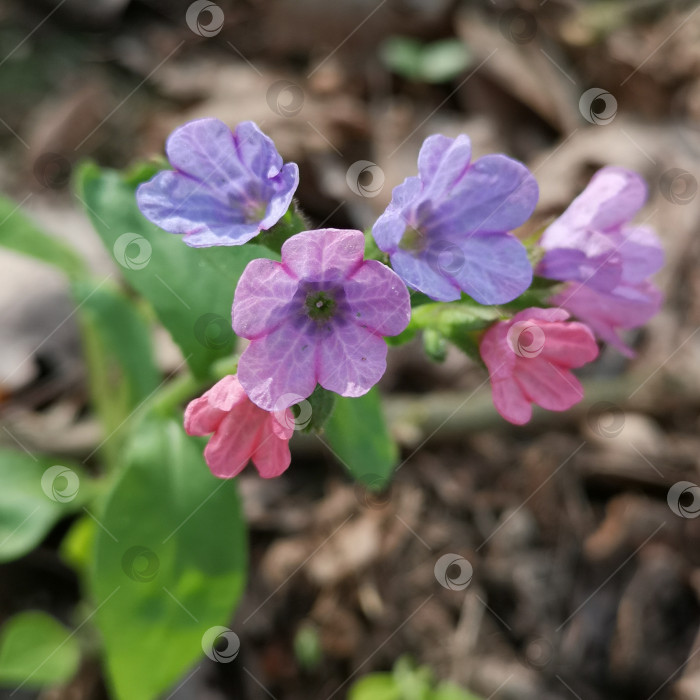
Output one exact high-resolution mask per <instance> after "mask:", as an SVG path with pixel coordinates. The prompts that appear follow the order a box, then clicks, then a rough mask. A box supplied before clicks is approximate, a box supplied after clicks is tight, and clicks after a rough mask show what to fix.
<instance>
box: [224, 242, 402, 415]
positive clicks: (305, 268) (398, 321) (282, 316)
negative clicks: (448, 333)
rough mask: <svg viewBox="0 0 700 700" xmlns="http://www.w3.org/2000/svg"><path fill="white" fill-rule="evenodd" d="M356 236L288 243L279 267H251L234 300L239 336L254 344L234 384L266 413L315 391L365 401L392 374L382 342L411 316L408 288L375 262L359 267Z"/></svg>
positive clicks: (261, 263) (264, 263)
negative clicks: (319, 389)
mask: <svg viewBox="0 0 700 700" xmlns="http://www.w3.org/2000/svg"><path fill="white" fill-rule="evenodd" d="M364 247H365V240H364V236H363V235H362V233H360V232H359V231H343V230H339V229H321V230H318V231H305V232H303V233H299V234H297V235H296V236H292V238H290V239H288V240H287V241H285V243H284V245H283V246H282V262H281V263H279V262H275V261H273V260H266V259H258V260H253V261H252V262H250V263H248V266H247V267H246V269H245V270H244V272H243V275H242V276H241V278H240V280H239V282H238V286H237V287H236V293H235V296H234V300H233V330H234V331H235V332H236V333H237V334H238V335H239V336H242V337H243V338H248V339H250V344H249V345H248V347H247V348H246V349H245V351H244V352H243V354H242V355H241V359H240V361H239V364H238V379H239V381H240V383H241V385H242V386H243V388H244V389H245V391H246V393H247V394H248V396H249V397H250V399H251V401H253V402H254V403H255V404H257V405H258V406H260V407H261V408H264V409H266V410H268V411H271V410H275V411H277V410H282V409H284V408H287V407H288V406H291V405H293V404H295V403H298V402H299V401H301V400H302V399H304V398H306V397H307V396H309V395H310V394H311V392H312V391H313V390H314V388H315V386H316V383H317V382H318V383H319V384H321V386H322V387H324V388H325V389H328V390H329V391H334V392H336V393H338V394H341V395H342V396H361V395H362V394H365V393H367V391H369V390H370V388H371V387H372V386H373V385H374V384H376V383H377V382H378V381H379V379H380V377H381V376H382V375H383V374H384V370H385V369H386V352H387V346H386V343H385V342H384V340H383V338H382V336H386V335H397V334H398V333H401V331H403V330H404V329H405V328H406V326H407V325H408V322H409V320H410V317H411V307H410V301H409V295H408V290H407V289H406V287H405V285H404V284H403V282H402V281H401V280H400V279H399V277H398V276H397V275H396V273H394V272H393V271H392V270H390V269H389V268H388V267H387V266H386V265H383V264H382V263H380V262H377V261H376V260H367V261H365V260H364V259H363V254H364Z"/></svg>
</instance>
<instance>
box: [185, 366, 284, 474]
mask: <svg viewBox="0 0 700 700" xmlns="http://www.w3.org/2000/svg"><path fill="white" fill-rule="evenodd" d="M185 431H186V432H187V434H188V435H209V433H214V435H213V437H212V438H211V440H209V442H208V444H207V446H206V447H205V448H204V459H205V460H206V462H207V464H208V465H209V469H211V472H212V474H213V475H214V476H218V477H220V478H222V479H227V478H230V477H232V476H236V475H237V474H238V473H239V472H240V471H241V470H242V469H243V467H245V465H246V464H248V461H249V460H252V462H253V464H254V465H255V466H256V468H257V470H258V472H260V476H262V477H264V478H265V479H269V478H270V477H273V476H279V475H280V474H281V473H282V472H283V471H284V470H285V469H286V468H287V467H288V466H289V462H290V461H291V455H290V453H289V439H290V438H291V437H292V433H293V432H294V417H293V416H292V412H291V411H290V410H289V409H286V410H284V411H280V412H277V413H268V412H267V411H263V410H262V409H261V408H258V407H257V406H256V405H255V404H254V403H253V402H252V401H250V399H249V398H248V397H247V396H246V393H245V391H243V387H242V386H241V385H240V383H239V381H238V378H237V377H236V376H235V375H229V376H227V377H224V378H223V379H221V380H220V381H218V382H217V383H216V384H214V386H213V387H212V388H211V389H209V391H207V392H205V393H204V394H203V395H202V396H200V397H199V398H198V399H194V401H190V403H189V405H188V406H187V408H186V409H185Z"/></svg>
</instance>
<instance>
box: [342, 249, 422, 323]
mask: <svg viewBox="0 0 700 700" xmlns="http://www.w3.org/2000/svg"><path fill="white" fill-rule="evenodd" d="M343 289H344V290H345V298H346V300H347V302H348V304H349V305H350V311H351V313H352V316H353V321H355V322H356V323H357V324H358V325H360V326H363V327H365V328H368V329H369V330H372V331H375V332H376V333H379V334H381V335H398V334H399V333H401V331H403V330H404V329H405V328H406V326H407V325H408V322H409V321H410V320H411V300H410V297H409V294H408V290H407V289H406V285H405V284H404V283H403V282H402V281H401V278H400V277H399V276H398V275H397V274H396V273H395V272H394V271H393V270H391V269H389V268H388V267H387V266H386V265H383V264H382V263H380V262H379V261H377V260H368V261H366V262H365V263H364V264H363V265H360V267H359V268H358V269H357V270H356V271H355V272H354V273H353V275H352V276H351V277H350V278H348V279H347V280H346V282H345V283H344V285H343Z"/></svg>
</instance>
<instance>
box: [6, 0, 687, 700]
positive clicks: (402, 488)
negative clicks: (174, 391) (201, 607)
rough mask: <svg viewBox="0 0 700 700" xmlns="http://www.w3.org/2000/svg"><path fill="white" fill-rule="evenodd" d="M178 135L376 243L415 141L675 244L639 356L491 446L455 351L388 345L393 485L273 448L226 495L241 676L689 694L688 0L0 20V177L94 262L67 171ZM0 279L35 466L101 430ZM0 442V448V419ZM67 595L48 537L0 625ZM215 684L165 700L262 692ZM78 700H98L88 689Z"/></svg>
mask: <svg viewBox="0 0 700 700" xmlns="http://www.w3.org/2000/svg"><path fill="white" fill-rule="evenodd" d="M193 8H194V9H193ZM207 8H208V9H207ZM201 116H214V117H218V118H220V119H223V120H224V121H226V122H227V123H228V124H229V125H231V126H234V125H235V124H236V123H237V122H239V121H242V120H247V119H252V120H254V121H256V122H257V123H258V124H259V125H260V126H261V128H262V129H263V130H264V131H265V132H266V133H268V134H269V135H270V136H271V137H272V138H273V139H274V140H275V142H276V143H277V146H278V148H279V150H280V151H281V153H282V154H283V156H284V157H285V159H286V160H295V161H297V162H298V163H299V164H300V168H301V185H300V188H299V191H298V198H299V201H300V203H301V206H302V208H303V209H304V210H305V211H306V212H307V213H308V215H309V216H310V218H311V219H312V220H313V221H314V223H315V224H316V225H319V226H320V225H322V224H323V225H326V226H337V227H355V228H365V227H367V226H371V224H372V222H373V220H374V218H376V216H377V215H378V214H379V213H381V211H382V210H383V208H384V207H385V206H386V204H387V203H388V201H389V200H390V197H391V190H392V188H393V187H394V186H395V185H397V184H399V183H400V182H401V181H402V180H403V178H404V177H406V176H407V175H412V174H414V173H415V170H416V162H415V161H416V156H417V152H418V149H419V147H420V144H421V142H422V140H423V139H424V138H425V137H426V136H428V135H430V134H433V133H436V132H440V133H445V134H448V135H451V136H454V135H456V134H457V133H467V134H469V136H470V137H471V139H472V141H473V146H474V153H475V157H478V156H480V155H484V154H486V153H491V152H505V153H507V154H509V155H512V156H514V157H517V158H519V159H521V160H523V161H524V162H525V163H526V164H527V165H528V166H529V167H530V168H531V169H532V170H533V172H534V173H535V176H536V178H537V180H538V182H539V184H540V190H541V199H540V204H539V206H538V209H537V212H536V215H535V217H534V219H533V221H532V222H531V223H530V224H528V226H527V231H533V230H535V229H536V228H537V227H538V226H541V225H543V224H545V223H546V222H547V221H548V220H549V219H550V218H551V217H552V216H554V215H556V214H557V213H559V212H560V211H562V210H563V208H565V206H566V205H567V204H568V202H569V201H570V200H571V198H572V197H573V196H575V195H576V194H577V193H578V192H579V191H580V190H581V188H582V187H583V186H584V184H585V183H586V181H587V179H588V178H589V177H590V175H591V174H592V172H594V170H595V169H597V168H598V167H600V166H602V165H605V164H617V165H623V166H626V167H630V168H634V169H636V170H638V171H640V172H641V173H642V174H643V175H644V177H645V178H646V180H647V182H648V183H649V191H650V196H649V203H648V206H647V207H646V208H645V210H644V211H643V212H642V214H641V215H640V221H641V220H644V221H646V222H647V223H650V224H652V225H654V226H655V227H656V229H657V230H658V232H659V235H660V237H661V239H662V241H663V243H664V246H665V249H666V255H667V264H666V267H665V268H664V270H663V272H662V273H661V274H660V275H659V279H658V282H659V283H660V284H661V286H662V287H663V289H664V291H665V293H666V297H667V302H666V305H665V307H664V309H663V311H662V312H661V313H660V314H659V315H658V316H657V317H656V318H655V319H654V320H653V321H652V322H651V323H650V324H649V325H648V327H646V328H645V329H643V330H641V331H640V332H638V333H636V334H633V335H632V336H630V338H629V340H630V341H631V342H632V343H633V344H634V345H635V347H636V348H637V350H638V356H637V358H636V359H635V360H633V361H631V362H630V361H627V360H624V359H623V358H621V357H620V356H619V355H617V354H616V353H614V352H611V351H606V352H604V353H603V355H602V357H601V359H600V360H599V361H598V362H597V363H596V365H595V366H593V367H591V368H589V369H588V370H587V371H586V372H585V381H586V383H587V386H588V391H587V398H586V400H585V402H584V404H582V405H581V406H579V407H577V408H576V409H574V410H572V411H571V412H569V413H568V414H566V415H556V416H555V415H552V414H547V415H544V414H542V413H539V414H537V415H536V417H535V419H534V420H533V422H532V424H531V425H529V426H527V427H525V428H518V429H516V428H513V427H512V426H510V425H508V424H506V423H505V422H504V421H502V420H501V419H500V418H499V417H498V416H497V415H496V414H495V412H494V410H493V409H492V408H491V405H490V397H489V392H488V386H487V385H486V386H485V385H484V380H485V375H484V374H483V373H482V371H481V370H480V369H479V368H475V367H474V366H473V365H471V364H470V363H469V361H468V360H467V359H466V358H464V357H463V356H461V355H460V354H459V353H458V352H457V351H455V352H450V353H449V354H448V358H447V360H446V362H445V363H444V364H442V365H434V364H431V363H429V362H428V361H427V360H426V359H424V358H423V355H422V351H421V348H420V344H411V345H409V346H406V347H404V348H401V349H399V350H396V351H394V352H393V354H392V362H391V366H390V370H389V372H388V373H387V376H386V377H385V379H384V380H383V383H382V384H383V388H384V390H385V392H386V394H387V411H388V413H389V417H390V419H391V423H392V429H393V431H394V432H395V434H396V436H397V438H398V439H399V441H400V443H401V445H402V448H403V454H402V459H403V462H402V465H401V467H400V469H399V471H398V472H397V475H396V479H395V482H394V485H393V486H392V489H391V491H390V493H389V494H386V495H385V496H382V497H379V496H367V495H366V494H364V493H363V492H362V490H361V489H357V488H355V487H353V485H352V484H351V483H350V482H349V480H348V479H347V478H346V477H345V475H344V473H343V470H342V467H341V466H340V465H338V464H337V463H336V462H335V461H334V460H333V459H332V456H330V455H329V453H328V452H327V451H326V450H325V448H324V446H323V444H322V442H321V441H320V440H318V439H316V438H313V437H311V438H308V439H307V440H298V439H296V438H295V440H297V444H296V450H295V451H293V452H294V454H295V455H296V456H295V459H294V461H293V466H292V469H291V470H290V471H289V473H288V474H287V475H285V476H284V477H282V478H281V479H278V480H276V481H274V482H262V481H261V480H259V479H258V478H257V476H256V475H254V474H251V473H246V474H245V475H244V476H242V477H241V485H242V488H243V492H244V498H245V501H246V507H247V509H248V516H249V519H250V526H251V530H252V572H251V581H250V583H249V586H248V593H247V596H246V599H245V600H244V603H243V605H242V607H241V609H240V610H239V613H238V615H237V618H236V621H235V624H236V625H237V627H236V629H237V631H238V634H239V636H240V637H241V640H242V652H241V655H242V656H244V657H245V663H246V665H247V667H249V668H251V669H253V670H254V673H255V676H256V677H257V678H259V679H261V680H262V682H263V683H264V685H265V686H266V688H268V689H269V691H270V692H272V693H273V694H274V695H275V697H278V698H292V699H293V700H296V699H299V700H301V699H308V698H326V697H330V696H333V697H344V696H345V694H346V692H347V688H348V687H349V685H350V682H349V679H350V678H353V679H354V678H356V677H358V676H359V675H360V674H363V673H366V672H369V671H371V670H377V669H386V668H389V667H391V665H392V664H393V662H394V661H395V660H396V658H398V657H399V656H400V655H401V654H403V653H410V654H411V655H412V656H413V657H414V658H415V659H416V660H417V661H419V662H421V663H427V664H429V665H430V666H432V668H433V669H434V670H435V671H436V673H437V674H438V675H439V676H440V677H442V678H450V679H452V680H454V681H456V682H459V683H461V684H464V685H465V686H468V687H470V688H472V689H473V690H474V691H475V692H478V693H481V694H482V695H483V696H484V697H489V698H495V699H516V698H517V700H529V699H532V700H555V699H557V700H559V699H560V700H565V699H571V698H579V699H580V700H604V699H614V700H640V699H641V700H645V699H647V698H648V699H649V700H651V699H652V698H656V699H657V700H659V699H661V698H673V699H675V700H697V699H698V698H700V654H698V652H699V651H700V637H697V632H698V622H699V621H700V604H699V602H698V596H699V595H700V549H699V547H700V521H699V520H697V519H695V517H694V516H696V515H697V514H698V512H700V511H699V510H698V506H700V500H697V499H700V497H698V496H697V494H696V491H697V489H695V491H693V490H692V489H691V491H689V492H687V493H686V496H684V497H683V499H685V500H678V501H676V502H673V498H670V499H669V498H668V493H669V489H671V487H672V486H673V485H674V484H676V483H678V482H681V481H687V482H690V484H691V485H693V484H696V483H698V482H699V481H700V474H699V473H698V470H699V468H700V457H699V456H698V455H700V437H699V436H698V433H699V428H700V422H699V415H698V408H699V407H700V333H698V329H700V301H698V300H699V299H700V268H699V267H698V262H699V260H700V241H699V239H698V227H699V226H700V197H697V196H696V195H697V190H698V178H699V177H700V126H699V121H698V120H699V119H700V5H698V4H697V3H696V2H683V1H680V0H677V1H676V0H672V1H669V0H637V1H634V0H628V1H624V0H619V1H617V2H610V1H604V0H598V1H591V2H583V1H576V0H531V1H528V0H520V1H519V2H508V1H505V0H492V1H488V0H484V1H483V2H459V1H456V0H448V1H444V0H432V1H430V2H427V1H426V2H420V1H419V0H383V1H382V2H374V1H372V2H370V1H369V0H338V1H337V2H321V1H320V0H276V1H263V0H259V1H256V0H248V1H244V0H237V1H233V2H224V0H220V1H218V2H217V3H216V4H213V3H211V2H195V3H189V2H180V1H179V0H172V1H169V0H62V1H60V2H50V1H48V0H47V2H27V1H26V0H25V1H20V0H16V1H14V0H4V2H3V4H2V6H1V7H0V145H1V146H2V150H1V152H0V189H2V190H3V191H5V192H6V193H7V194H9V195H10V196H12V197H13V198H14V199H15V200H16V201H17V203H18V205H21V206H22V207H23V209H24V210H26V211H27V212H28V213H30V214H31V215H32V216H33V217H34V218H35V219H36V220H37V221H39V222H40V223H41V224H42V225H43V226H44V227H45V228H46V229H47V230H48V231H50V232H51V233H53V234H55V235H56V236H59V237H62V238H65V239H66V240H68V241H70V242H71V243H73V244H74V245H75V246H77V247H78V248H79V249H80V250H81V251H82V252H83V253H84V254H85V256H86V257H87V258H88V259H89V260H90V261H91V263H92V265H93V266H94V267H95V268H96V269H97V270H100V271H102V270H104V271H109V270H110V269H112V268H113V263H112V261H111V260H110V259H109V256H108V255H107V253H105V252H104V251H103V250H102V248H101V245H100V243H99V241H98V239H97V237H96V236H95V234H94V233H93V232H92V231H91V228H90V225H89V223H88V221H87V219H86V217H85V215H84V214H83V212H82V210H81V203H80V201H78V200H77V199H76V198H75V196H74V195H73V194H72V193H71V189H70V174H71V170H72V168H73V167H74V165H75V164H76V163H77V162H78V161H79V160H81V159H84V158H93V159H95V160H97V161H98V162H99V163H100V164H102V165H106V166H112V167H117V168H121V167H125V166H128V165H129V164H132V163H134V162H135V161H137V160H139V159H145V158H151V157H153V156H154V155H157V154H161V153H162V149H163V142H164V139H165V138H166V136H167V135H168V133H169V132H170V131H171V130H172V129H173V128H174V127H175V126H177V125H178V124H181V123H182V122H184V121H187V120H189V119H193V118H196V117H201ZM359 161H366V162H365V163H364V164H362V165H360V166H358V165H357V163H358V162H359ZM115 274H116V273H115ZM0 279H1V280H2V284H1V286H0V314H1V316H2V326H1V327H0V347H2V353H1V354H0V392H1V398H2V404H0V408H1V410H2V414H1V417H0V421H1V422H2V424H3V425H4V426H5V427H7V428H8V429H9V430H10V432H11V433H12V435H15V436H18V437H19V439H20V440H21V441H22V442H23V443H24V444H26V445H28V446H29V447H30V448H35V449H38V450H43V451H50V452H53V453H59V454H60V453H65V454H72V455H77V456H81V455H82V456H85V455H87V454H88V453H90V451H91V450H92V449H93V448H94V447H95V445H96V444H97V443H98V442H99V435H98V434H97V427H96V422H95V421H94V419H93V417H92V416H91V414H90V411H89V407H88V406H87V397H86V389H85V385H84V378H85V377H84V369H83V365H82V359H81V356H80V350H79V343H78V337H77V330H76V328H75V325H74V319H73V318H72V316H71V313H72V306H71V302H70V301H69V298H68V295H67V292H66V287H65V283H64V281H63V280H62V279H61V277H60V276H59V275H58V274H57V273H54V272H53V271H52V270H49V269H47V268H45V267H43V266H41V265H39V264H38V263H35V262H33V261H29V260H27V259H24V258H21V257H19V256H16V255H14V254H10V253H7V252H4V251H1V250H0ZM158 349H159V356H160V362H161V365H162V368H163V371H164V372H166V371H170V370H173V369H174V368H175V367H177V365H178V364H179V362H180V359H179V358H178V355H177V350H176V349H174V347H173V346H172V345H171V344H170V342H169V341H168V339H167V338H165V337H164V336H162V335H161V336H159V338H158ZM0 442H3V443H4V442H6V443H7V444H12V442H11V438H10V437H8V434H7V433H4V432H3V431H0ZM0 488H1V485H0ZM351 515H353V516H355V517H354V518H353V520H352V521H351V523H350V524H349V525H344V524H343V523H344V522H345V521H346V520H347V519H348V517H349V516H351ZM341 526H342V527H341ZM450 552H455V553H458V554H459V555H461V556H463V557H465V558H466V559H468V560H469V561H470V562H471V564H472V565H473V569H474V579H473V581H472V584H471V585H470V586H469V587H468V588H467V589H465V590H463V591H450V590H448V589H446V588H444V587H442V586H440V585H437V584H436V579H435V575H434V571H433V568H434V565H435V562H436V561H437V559H438V558H439V557H440V556H441V555H442V554H444V553H450ZM273 592H275V594H274V595H272V596H270V594H271V593H273ZM268 596H270V597H269V600H266V599H268ZM76 597H77V582H76V581H75V580H74V579H73V578H72V576H71V575H70V574H69V572H68V571H67V570H65V569H64V568H63V567H62V565H61V564H60V562H59V561H58V558H57V556H56V554H55V552H54V551H53V550H52V548H51V542H48V543H47V544H46V546H45V547H43V548H42V549H41V550H39V551H38V552H35V553H34V554H32V555H31V556H30V557H27V558H25V559H23V560H20V561H19V562H15V563H13V564H11V565H5V566H2V567H0V620H1V619H4V618H5V617H6V616H7V615H9V614H11V613H12V612H14V611H16V610H18V609H24V608H26V607H28V606H32V605H34V606H40V607H46V608H48V609H56V610H61V609H65V608H66V607H68V606H70V605H72V604H73V603H74V601H75V599H76ZM263 603H264V606H263V607H261V608H260V609H259V610H257V609H258V607H259V606H260V605H261V604H263ZM252 613H255V614H254V616H251V615H252ZM244 621H246V622H244ZM301 629H312V630H313V631H314V632H316V633H317V634H318V636H319V638H320V641H321V645H322V651H323V657H322V658H323V660H322V662H321V663H320V664H319V665H317V666H315V667H314V668H307V669H304V668H302V665H301V664H300V662H299V658H298V655H295V653H294V639H295V638H297V637H298V633H299V630H301ZM686 661H687V663H686ZM212 666H213V665H208V666H206V672H205V673H201V674H198V675H197V678H196V679H194V680H193V681H192V684H191V685H187V686H185V687H183V689H182V690H181V691H178V694H177V695H176V696H173V697H177V698H185V697H187V698H195V697H197V698H217V699H218V698H262V697H266V695H265V692H263V691H262V690H261V689H260V688H259V687H257V685H256V684H255V683H254V682H253V681H252V680H251V679H250V678H249V677H247V676H246V675H245V674H243V673H242V672H241V670H240V667H239V666H237V665H236V664H229V665H218V666H217V667H216V668H214V667H212ZM70 692H72V693H74V694H72V695H65V697H66V698H68V697H76V698H99V697H104V693H105V691H104V688H103V686H102V683H101V681H100V674H99V670H98V669H97V668H95V669H92V670H90V669H87V670H86V671H85V672H84V673H83V674H82V675H81V677H80V678H79V679H77V680H76V682H75V684H74V686H73V687H72V689H71V690H70ZM52 697H54V696H52Z"/></svg>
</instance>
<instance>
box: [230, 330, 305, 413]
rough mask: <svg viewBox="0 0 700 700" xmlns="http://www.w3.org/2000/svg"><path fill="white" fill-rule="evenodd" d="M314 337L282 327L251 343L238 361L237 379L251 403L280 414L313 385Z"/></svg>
mask: <svg viewBox="0 0 700 700" xmlns="http://www.w3.org/2000/svg"><path fill="white" fill-rule="evenodd" d="M316 345H317V340H316V337H315V336H314V335H312V334H308V335H307V334H305V333H304V332H302V331H299V330H297V329H295V328H293V327H290V326H289V325H287V324H285V325H282V326H280V327H279V328H277V329H276V330H274V331H272V332H271V333H270V334H269V335H266V336H263V337H260V338H256V339H254V340H252V341H251V342H250V345H249V346H248V347H247V348H246V349H245V351H244V352H243V354H242V355H241V359H240V360H239V362H238V380H239V381H240V383H241V385H242V386H243V388H244V389H245V391H246V393H247V394H248V397H249V398H250V400H251V401H252V402H253V403H255V404H257V405H258V406H260V408H264V409H265V410H266V411H280V410H282V409H284V408H288V407H289V406H291V405H293V404H295V403H298V402H299V401H300V400H301V399H305V398H306V397H307V396H310V395H311V393H312V392H313V390H314V388H315V386H316V379H317V378H316Z"/></svg>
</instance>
